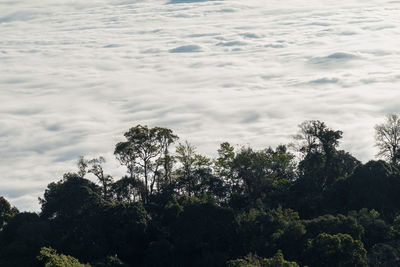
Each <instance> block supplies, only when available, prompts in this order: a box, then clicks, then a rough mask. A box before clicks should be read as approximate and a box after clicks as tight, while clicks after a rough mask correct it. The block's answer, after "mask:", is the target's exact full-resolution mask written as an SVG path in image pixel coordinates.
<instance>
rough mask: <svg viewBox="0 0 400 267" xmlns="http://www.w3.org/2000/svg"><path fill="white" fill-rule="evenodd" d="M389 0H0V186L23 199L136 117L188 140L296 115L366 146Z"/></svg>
mask: <svg viewBox="0 0 400 267" xmlns="http://www.w3.org/2000/svg"><path fill="white" fill-rule="evenodd" d="M399 9H400V3H398V2H395V1H389V0H387V1H382V0H379V1H377V0H376V1H375V0H368V1H358V0H350V1H349V0H346V1H344V0H339V1H335V2H329V3H327V2H324V1H320V0H318V1H317V0H297V1H290V3H289V2H285V1H277V0H273V1H263V0H246V1H228V0H226V1H204V0H172V1H168V0H141V1H140V0H132V1H129V0H123V1H121V0H112V1H110V0H92V1H78V0H76V1H66V0H57V1H54V0H42V1H28V0H15V1H1V2H0V10H2V14H1V16H0V36H1V39H0V73H1V75H0V99H1V105H0V156H1V158H0V171H1V174H2V175H1V176H0V185H1V187H0V188H1V189H0V195H5V196H6V197H8V198H9V199H10V200H11V202H13V203H14V204H16V205H17V206H18V207H19V208H21V209H28V210H37V209H38V207H39V206H38V203H37V201H36V198H37V196H39V195H41V194H42V193H43V192H44V189H45V187H46V185H47V184H48V183H49V182H51V181H55V180H57V179H59V178H61V176H62V173H64V172H66V171H71V170H74V168H75V166H74V163H75V161H76V159H77V157H78V156H79V155H90V156H98V155H105V156H106V157H107V158H108V160H109V163H108V166H107V167H108V169H109V170H110V172H112V173H114V174H116V175H120V174H121V172H122V171H123V170H122V169H121V168H118V164H117V163H116V162H115V160H113V156H112V151H113V146H114V144H115V143H116V142H118V141H119V140H122V138H123V136H122V134H123V133H124V132H125V131H126V130H127V129H128V128H129V127H132V126H134V125H136V124H139V123H141V124H147V125H150V126H156V125H159V126H164V127H170V128H172V129H173V130H174V131H175V132H176V133H177V134H178V135H180V136H181V138H182V139H183V140H184V139H188V140H189V141H191V142H193V143H194V144H195V145H196V146H197V147H198V149H199V151H201V152H203V153H207V154H213V153H215V150H216V149H217V146H218V143H220V142H222V141H230V142H231V143H233V144H250V145H252V146H255V147H257V148H261V147H266V146H270V145H271V146H274V145H277V144H280V143H287V142H290V136H291V135H292V134H293V133H295V132H296V131H297V125H298V124H299V123H300V122H302V121H303V120H307V119H320V120H323V121H325V122H326V123H327V124H328V126H331V127H334V128H336V129H341V130H343V131H344V139H343V143H342V147H343V148H345V149H346V150H348V151H350V152H351V153H353V154H354V155H356V156H357V157H359V158H361V159H362V160H364V161H365V160H368V159H371V158H372V157H373V156H374V154H375V149H374V147H373V134H374V133H373V126H374V124H375V123H377V122H379V121H381V120H383V118H384V115H385V113H388V112H399V109H400V108H399V107H400V105H399V104H400V100H399V99H400V98H399V94H400V93H399V91H398V87H399V85H400V82H399V81H400V76H399V74H398V73H399V67H398V62H399V61H400V56H399V55H400V51H399V48H398V47H399V43H398V39H399V38H398V35H399V26H398V25H400V24H399V22H400V21H399V16H398V11H399Z"/></svg>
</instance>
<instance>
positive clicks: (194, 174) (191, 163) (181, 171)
mask: <svg viewBox="0 0 400 267" xmlns="http://www.w3.org/2000/svg"><path fill="white" fill-rule="evenodd" d="M175 158H176V159H177V162H178V163H179V164H180V167H179V168H178V169H177V170H176V171H175V174H176V177H177V186H178V191H181V193H185V194H187V195H188V196H192V195H195V196H197V197H200V196H201V195H202V194H209V195H213V196H215V197H218V198H223V197H224V195H225V193H224V185H223V181H222V180H221V179H219V178H218V177H216V176H214V175H213V173H212V168H211V167H212V161H211V159H209V158H208V157H205V156H203V155H200V154H197V153H196V148H195V147H194V146H193V145H191V144H190V143H188V142H187V141H186V142H185V144H179V145H178V146H177V148H176V156H175Z"/></svg>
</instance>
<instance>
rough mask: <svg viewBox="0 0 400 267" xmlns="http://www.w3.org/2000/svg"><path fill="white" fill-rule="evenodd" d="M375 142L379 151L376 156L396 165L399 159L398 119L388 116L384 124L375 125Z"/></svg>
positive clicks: (395, 116) (399, 120) (399, 125)
mask: <svg viewBox="0 0 400 267" xmlns="http://www.w3.org/2000/svg"><path fill="white" fill-rule="evenodd" d="M375 140H376V144H375V145H376V146H377V147H378V149H379V152H378V154H377V156H379V157H383V158H385V159H387V160H388V161H389V162H391V163H393V164H397V163H398V161H399V159H400V152H399V149H400V117H399V116H398V115H396V114H389V115H387V117H386V122H385V123H382V124H377V125H375Z"/></svg>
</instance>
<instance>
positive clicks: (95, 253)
mask: <svg viewBox="0 0 400 267" xmlns="http://www.w3.org/2000/svg"><path fill="white" fill-rule="evenodd" d="M375 132H376V136H375V139H376V147H377V148H378V150H379V153H378V154H377V157H378V159H377V160H371V161H368V162H366V163H362V162H361V161H359V160H358V159H356V158H355V157H354V156H353V155H351V154H350V153H349V152H347V151H344V150H341V149H339V144H340V140H341V138H342V136H343V132H342V131H340V130H335V129H331V128H329V127H328V126H327V125H326V124H325V123H324V122H321V121H317V120H311V121H305V122H303V123H301V124H300V125H299V128H298V132H297V133H296V134H295V135H294V138H293V140H292V142H291V143H290V144H288V145H279V146H277V147H275V148H272V147H266V148H265V149H260V150H256V149H253V148H251V147H248V146H243V147H241V148H235V147H233V146H232V145H231V144H229V143H228V142H224V143H222V144H221V145H220V147H219V148H218V150H217V153H218V155H217V156H216V157H215V158H211V157H208V156H205V155H201V154H199V153H198V152H197V151H196V148H195V147H194V146H193V145H192V144H190V143H189V142H187V141H182V142H181V141H179V138H178V136H177V135H175V134H174V132H173V131H172V130H170V129H167V128H162V127H154V128H150V127H148V126H145V125H137V126H135V127H132V128H130V129H129V130H128V131H127V132H126V133H125V134H124V140H123V141H121V142H119V143H117V144H116V145H115V149H114V155H115V157H116V159H117V160H118V161H119V163H120V164H121V165H122V166H124V167H125V168H126V174H125V175H124V176H123V177H119V178H117V177H112V176H111V175H109V174H107V173H108V172H107V170H105V169H104V163H105V159H104V158H103V157H98V158H93V159H87V158H85V157H81V158H79V160H78V162H77V170H76V172H70V173H65V174H64V176H63V177H62V178H61V179H60V180H58V181H55V182H52V183H50V184H49V185H48V186H47V188H46V190H45V192H44V194H43V196H42V197H40V198H39V202H40V205H41V211H40V212H38V213H33V212H20V211H18V209H16V208H15V207H12V205H11V204H10V203H9V201H8V200H6V199H5V198H4V197H0V266H16V267H18V266H33V267H34V266H47V267H52V266H70V267H74V266H76V267H78V266H94V267H96V266H98V267H102V266H103V267H105V266H110V267H112V266H126V267H129V266H232V267H234V266H310V267H312V266H399V265H400V194H399V192H400V171H399V164H400V147H399V146H400V118H399V116H397V115H394V114H391V115H388V116H387V118H386V121H385V122H383V123H381V124H378V125H376V127H375Z"/></svg>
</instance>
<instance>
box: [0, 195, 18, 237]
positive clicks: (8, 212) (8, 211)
mask: <svg viewBox="0 0 400 267" xmlns="http://www.w3.org/2000/svg"><path fill="white" fill-rule="evenodd" d="M18 212H19V211H18V209H17V208H16V207H11V205H10V203H9V202H8V201H7V199H5V198H4V197H0V230H1V229H3V227H4V225H6V224H7V222H8V221H9V220H10V219H11V218H12V217H14V216H15V215H16V214H17V213H18Z"/></svg>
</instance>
